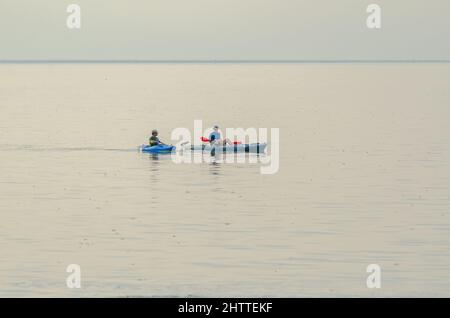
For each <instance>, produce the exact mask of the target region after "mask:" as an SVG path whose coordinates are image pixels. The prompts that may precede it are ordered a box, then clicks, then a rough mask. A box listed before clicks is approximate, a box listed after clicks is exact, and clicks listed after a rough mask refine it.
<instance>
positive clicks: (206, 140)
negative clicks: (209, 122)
mask: <svg viewBox="0 0 450 318" xmlns="http://www.w3.org/2000/svg"><path fill="white" fill-rule="evenodd" d="M200 139H201V141H203V142H209V139H208V138H206V137H201V138H200Z"/></svg>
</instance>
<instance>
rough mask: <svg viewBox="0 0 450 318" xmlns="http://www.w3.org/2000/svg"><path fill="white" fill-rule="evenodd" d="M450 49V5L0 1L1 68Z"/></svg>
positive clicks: (400, 0) (418, 53) (298, 0)
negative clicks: (27, 63)
mask: <svg viewBox="0 0 450 318" xmlns="http://www.w3.org/2000/svg"><path fill="white" fill-rule="evenodd" d="M71 3H76V4H79V5H80V6H81V9H82V27H81V29H80V30H69V29H68V28H67V26H66V18H67V16H68V15H69V14H68V13H66V8H67V6H68V5H69V4H71ZM371 3H377V4H379V5H380V6H381V7H382V10H383V11H382V29H381V30H369V29H368V28H367V27H366V18H367V15H368V14H367V13H366V7H367V6H368V5H369V4H371ZM449 39H450V1H449V0H370V1H365V0H69V1H64V0H39V1H33V0H0V60H7V59H156V60H157V59H164V60H167V59H175V60H186V59H206V60H210V59H252V60H253V59H278V60H283V59H301V60H304V59H314V60H318V59H450V40H449Z"/></svg>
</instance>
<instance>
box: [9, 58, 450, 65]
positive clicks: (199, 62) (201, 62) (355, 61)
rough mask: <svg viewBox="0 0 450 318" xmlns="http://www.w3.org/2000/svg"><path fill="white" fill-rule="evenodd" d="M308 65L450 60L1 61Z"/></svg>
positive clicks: (23, 62)
mask: <svg viewBox="0 0 450 318" xmlns="http://www.w3.org/2000/svg"><path fill="white" fill-rule="evenodd" d="M44 63H47V64H72V63H79V64H82V63H86V64H95V63H98V64H307V63H311V64H312V63H315V64H319V63H324V64H325V63H330V64H333V63H335V64H338V63H342V64H344V63H349V64H351V63H450V59H443V60H437V59H407V60H405V59H384V60H381V59H354V60H352V59H348V60H344V59H336V60H228V59H223V60H220V59H217V60H214V59H211V60H200V59H199V60H197V59H193V60H139V59H117V60H114V59H111V60H105V59H103V60H102V59H85V60H84V59H61V60H52V59H49V60H36V59H32V60H20V59H18V60H0V64H44Z"/></svg>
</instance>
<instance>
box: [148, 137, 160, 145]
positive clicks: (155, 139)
mask: <svg viewBox="0 0 450 318" xmlns="http://www.w3.org/2000/svg"><path fill="white" fill-rule="evenodd" d="M160 143H161V141H159V138H158V137H156V136H151V137H150V139H149V144H150V146H156V145H159V144H160Z"/></svg>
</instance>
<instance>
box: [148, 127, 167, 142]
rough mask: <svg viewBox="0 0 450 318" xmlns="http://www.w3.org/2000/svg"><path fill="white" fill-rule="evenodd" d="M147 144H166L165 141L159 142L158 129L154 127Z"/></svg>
mask: <svg viewBox="0 0 450 318" xmlns="http://www.w3.org/2000/svg"><path fill="white" fill-rule="evenodd" d="M149 145H150V146H158V145H163V146H164V145H165V146H167V145H166V144H165V143H163V142H161V140H159V138H158V131H157V130H156V129H153V130H152V136H151V137H150V139H149Z"/></svg>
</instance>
